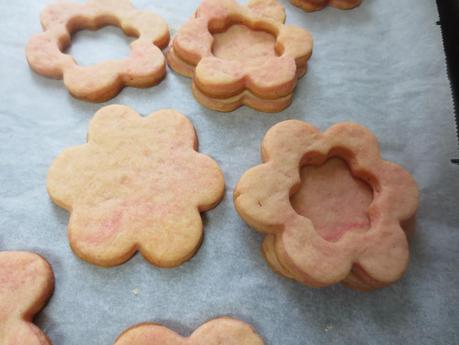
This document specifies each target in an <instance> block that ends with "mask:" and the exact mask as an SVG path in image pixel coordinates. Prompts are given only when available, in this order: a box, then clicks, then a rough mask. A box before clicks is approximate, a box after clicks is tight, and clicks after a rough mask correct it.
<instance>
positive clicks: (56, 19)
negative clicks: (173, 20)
mask: <svg viewBox="0 0 459 345" xmlns="http://www.w3.org/2000/svg"><path fill="white" fill-rule="evenodd" d="M41 25H42V27H43V30H44V32H43V33H41V34H37V35H35V36H33V37H32V38H31V39H30V40H29V42H28V44H27V47H26V56H27V61H28V62H29V65H30V67H31V68H32V69H33V70H34V71H35V72H36V73H38V74H41V75H43V76H46V77H49V78H54V79H63V80H64V85H65V86H66V88H67V89H68V90H69V92H70V93H71V94H72V95H73V96H74V97H76V98H79V99H83V100H87V101H92V102H103V101H106V100H108V99H110V98H112V97H114V96H116V95H117V94H118V93H119V92H120V91H121V89H122V88H123V87H125V86H132V87H149V86H153V85H155V84H156V83H158V82H159V81H161V80H162V79H163V77H164V75H165V73H166V64H165V58H164V55H163V53H162V51H161V49H163V48H165V47H166V46H167V44H168V42H169V29H168V26H167V24H166V22H165V21H164V20H163V19H162V18H160V17H159V16H157V15H156V14H154V13H152V12H148V11H140V10H136V9H134V8H133V7H132V5H131V3H130V1H129V0H89V1H88V2H86V3H84V4H80V3H71V2H59V3H56V4H53V5H49V6H48V7H46V8H45V10H44V11H43V12H42V14H41ZM105 25H116V26H118V27H120V28H121V29H122V30H123V31H124V33H125V34H126V35H128V36H136V37H137V39H136V40H135V41H133V42H132V43H131V54H130V56H129V57H128V58H126V59H122V60H109V61H105V62H102V63H99V64H96V65H93V66H79V65H78V64H77V63H76V61H75V60H74V59H73V58H72V56H70V55H68V54H65V53H64V52H63V51H64V50H65V49H66V47H68V46H69V45H70V43H71V34H72V33H73V32H75V31H77V30H80V29H91V30H96V29H99V28H101V27H103V26H105Z"/></svg>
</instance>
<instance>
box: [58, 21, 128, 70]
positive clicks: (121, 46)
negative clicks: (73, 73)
mask: <svg viewBox="0 0 459 345" xmlns="http://www.w3.org/2000/svg"><path fill="white" fill-rule="evenodd" d="M135 39H136V38H135V37H132V36H127V35H126V34H125V33H124V32H123V31H122V30H121V29H119V28H118V27H116V26H105V27H103V28H101V29H99V30H96V31H93V30H82V31H78V32H76V33H74V34H73V35H72V42H71V45H70V46H69V47H68V49H66V50H65V52H66V53H67V54H70V55H72V56H73V58H74V59H75V61H76V62H77V63H78V64H79V65H81V66H89V65H95V64H98V63H100V62H103V61H107V60H118V59H125V58H127V57H128V56H129V54H130V50H131V49H130V47H129V44H130V43H131V42H132V41H134V40H135Z"/></svg>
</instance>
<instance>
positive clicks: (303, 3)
mask: <svg viewBox="0 0 459 345" xmlns="http://www.w3.org/2000/svg"><path fill="white" fill-rule="evenodd" d="M290 2H291V3H292V4H293V5H295V6H297V7H300V8H301V9H303V10H304V11H306V12H312V11H318V10H321V9H323V8H324V7H327V6H331V7H335V8H339V9H341V10H350V9H353V8H355V7H357V6H359V5H360V4H361V3H362V0H290Z"/></svg>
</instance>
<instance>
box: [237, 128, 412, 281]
mask: <svg viewBox="0 0 459 345" xmlns="http://www.w3.org/2000/svg"><path fill="white" fill-rule="evenodd" d="M262 158H263V162H264V163H263V164H262V165H259V166H256V167H254V168H252V169H250V170H249V171H247V172H246V173H245V174H244V175H243V176H242V178H241V180H240V181H239V183H238V184H237V186H236V189H235V191H234V203H235V206H236V209H237V211H238V212H239V214H240V216H241V217H242V218H243V219H244V220H245V221H246V222H247V223H248V224H249V225H251V226H252V227H254V228H255V229H256V230H258V231H261V232H264V233H266V234H267V236H266V238H265V241H264V243H263V253H264V254H265V257H266V259H267V260H268V262H269V263H270V265H271V266H272V268H273V269H274V270H275V271H277V272H279V273H281V274H283V275H285V276H287V277H290V278H294V279H296V280H298V281H299V282H301V283H304V284H306V285H310V286H313V287H322V286H327V285H331V284H335V283H338V282H344V283H345V284H347V285H349V286H351V287H353V288H356V289H361V290H371V289H374V288H378V287H382V286H385V285H388V284H390V283H393V282H395V281H397V280H398V279H400V277H401V276H402V275H403V273H404V271H405V269H406V267H407V263H408V256H409V250H408V242H407V234H406V233H405V230H406V229H404V228H405V227H406V226H407V225H408V222H409V220H410V219H412V218H413V216H414V214H415V211H416V208H417V206H418V190H417V187H416V183H415V181H414V179H413V178H412V176H411V175H410V174H409V173H408V172H407V171H406V170H404V169H403V168H402V167H400V166H399V165H397V164H394V163H391V162H388V161H385V160H383V159H381V156H380V151H379V145H378V142H377V139H376V138H375V136H374V135H373V134H372V133H371V132H370V131H369V130H368V129H367V128H365V127H363V126H360V125H357V124H353V123H340V124H336V125H334V126H332V127H331V128H329V129H328V130H327V131H325V132H324V133H320V132H319V130H317V129H316V128H314V127H312V126H311V125H309V124H307V123H305V122H302V121H297V120H288V121H284V122H281V123H279V124H277V125H275V126H274V127H272V128H271V129H270V130H269V131H268V133H267V134H266V136H265V138H264V140H263V143H262Z"/></svg>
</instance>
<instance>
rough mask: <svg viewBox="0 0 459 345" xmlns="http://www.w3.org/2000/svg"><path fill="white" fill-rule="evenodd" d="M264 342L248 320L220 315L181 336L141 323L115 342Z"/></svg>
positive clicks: (131, 344) (127, 344) (178, 344)
mask: <svg viewBox="0 0 459 345" xmlns="http://www.w3.org/2000/svg"><path fill="white" fill-rule="evenodd" d="M202 344H206V345H263V344H264V342H263V340H262V339H261V337H260V336H259V335H257V334H256V332H255V331H254V330H253V328H252V327H250V326H249V325H248V324H246V323H245V322H242V321H239V320H235V319H230V318H218V319H214V320H211V321H208V322H207V323H205V324H203V325H202V326H200V327H199V328H198V329H196V330H195V331H194V332H193V334H191V335H190V336H189V337H182V336H180V335H178V334H177V333H175V332H173V331H171V330H170V329H168V328H166V327H164V326H160V325H157V324H151V323H150V324H149V323H145V324H140V325H137V326H134V327H132V328H130V329H128V330H127V331H125V332H124V333H122V334H121V335H120V336H119V337H118V339H117V340H116V341H115V345H202Z"/></svg>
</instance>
